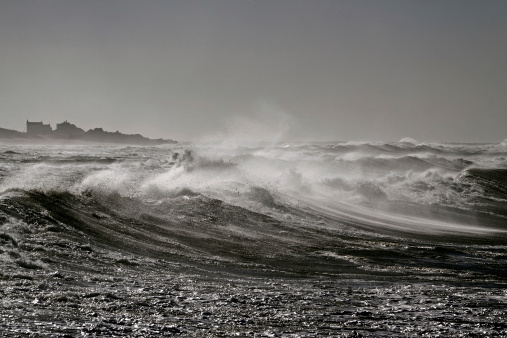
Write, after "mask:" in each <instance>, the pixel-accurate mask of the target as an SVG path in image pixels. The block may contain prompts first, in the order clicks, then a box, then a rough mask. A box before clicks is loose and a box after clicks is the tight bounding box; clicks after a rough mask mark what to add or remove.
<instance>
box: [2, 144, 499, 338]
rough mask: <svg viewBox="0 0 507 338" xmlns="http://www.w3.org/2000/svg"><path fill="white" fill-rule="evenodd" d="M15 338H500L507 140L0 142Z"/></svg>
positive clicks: (5, 257) (6, 302)
mask: <svg viewBox="0 0 507 338" xmlns="http://www.w3.org/2000/svg"><path fill="white" fill-rule="evenodd" d="M0 191H1V194H0V224H1V225H0V264H1V265H2V270H1V271H0V283H1V288H0V295H1V297H0V331H1V332H2V334H3V335H6V336H31V335H32V336H37V335H48V336H66V335H67V336H96V335H105V336H157V335H180V336H233V335H238V336H256V337H263V336H266V337H270V336H292V337H299V336H361V335H362V336H369V335H374V336H386V337H388V336H389V337H391V336H407V335H408V336H412V335H413V336H453V337H454V336H464V337H466V336H473V337H475V336H505V335H506V334H507V325H506V324H505V322H506V321H507V315H506V313H507V311H506V310H507V289H506V282H507V268H506V263H507V144H506V143H505V142H504V143H501V144H412V143H404V142H400V143H388V144H368V143H320V144H277V145H269V146H248V147H235V148H223V147H219V146H211V145H209V144H189V145H177V146H160V147H122V146H28V145H24V146H14V145H4V146H0Z"/></svg>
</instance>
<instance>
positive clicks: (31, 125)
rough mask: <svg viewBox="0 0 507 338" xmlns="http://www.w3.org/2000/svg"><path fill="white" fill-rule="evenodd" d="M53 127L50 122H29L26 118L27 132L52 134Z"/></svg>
mask: <svg viewBox="0 0 507 338" xmlns="http://www.w3.org/2000/svg"><path fill="white" fill-rule="evenodd" d="M52 131H53V129H52V128H51V125H50V124H43V123H42V121H40V122H29V121H28V120H26V132H27V133H28V134H51V132H52Z"/></svg>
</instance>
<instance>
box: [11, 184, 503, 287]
mask: <svg viewBox="0 0 507 338" xmlns="http://www.w3.org/2000/svg"><path fill="white" fill-rule="evenodd" d="M267 194H268V193H267V192H266V191H262V190H259V189H257V190H253V191H252V192H250V193H249V196H250V197H251V198H253V199H255V200H257V201H260V202H263V203H266V204H268V205H269V206H270V207H274V208H275V209H278V211H279V212H282V213H283V214H284V215H286V216H285V218H284V217H282V218H280V217H279V216H276V214H274V215H273V216H269V215H266V214H262V213H258V212H253V211H250V210H248V209H245V208H242V207H239V206H234V205H230V204H228V203H225V202H223V201H221V200H217V199H212V198H209V197H205V196H202V195H200V194H195V193H188V192H185V191H183V192H182V194H180V195H178V196H175V197H171V198H164V199H157V200H144V201H143V200H141V199H139V198H132V197H122V196H120V195H119V194H118V193H111V194H103V193H96V192H93V191H85V192H84V193H83V194H80V195H76V194H71V193H69V192H55V191H50V192H42V191H28V192H17V193H16V194H14V195H12V196H9V197H8V198H4V199H3V204H2V211H3V212H4V214H5V215H7V216H10V217H14V218H16V219H18V220H20V221H21V222H23V223H24V224H28V225H30V226H31V227H32V228H33V229H35V232H34V233H33V236H32V237H31V240H32V241H35V242H38V243H40V244H39V245H42V247H44V246H45V244H43V243H44V242H45V240H44V239H43V238H44V236H46V235H47V234H51V235H52V236H53V237H55V236H56V237H57V238H58V240H56V239H55V238H53V239H52V240H51V241H50V245H52V246H54V245H57V246H58V244H55V243H59V242H60V241H64V242H67V243H69V242H70V243H72V244H67V245H70V246H71V247H73V248H76V247H78V248H87V247H90V250H92V248H101V249H102V250H105V251H106V252H108V254H107V256H108V257H115V258H114V261H115V262H118V261H120V262H122V261H123V262H128V261H129V260H128V259H127V260H125V258H124V257H137V258H135V259H133V260H132V258H131V260H132V262H136V261H139V260H140V261H143V260H153V259H155V260H164V261H168V262H171V263H174V264H183V265H184V266H186V267H187V268H188V269H194V268H199V269H204V270H209V269H210V267H213V270H215V271H217V270H221V271H229V272H232V271H235V272H236V273H246V274H251V273H254V274H256V275H257V274H268V275H293V276H308V275H326V276H330V275H348V276H360V275H372V274H373V275H378V274H380V275H385V277H388V276H391V277H393V276H399V275H403V276H405V278H408V276H409V275H411V273H412V272H411V270H412V269H413V267H414V266H419V267H421V264H422V266H424V267H425V269H426V272H425V274H431V273H432V272H431V271H433V270H435V273H436V271H437V270H436V269H440V268H442V267H447V268H454V269H455V268H457V266H458V265H456V264H450V265H449V263H448V262H438V261H432V262H429V261H426V259H425V258H423V257H424V256H425V255H421V252H420V250H423V251H424V250H426V249H421V248H422V247H425V246H428V247H429V248H445V247H447V246H449V245H450V246H451V247H454V248H456V247H461V246H462V245H463V243H470V240H471V239H472V240H474V238H476V235H475V234H474V233H472V234H470V235H468V234H467V232H464V233H461V234H460V233H459V232H455V231H454V232H453V234H452V235H448V236H447V237H442V233H440V232H439V233H437V234H435V235H432V234H431V233H430V232H428V230H425V231H424V232H423V233H419V234H418V235H417V236H415V237H414V236H413V235H412V233H414V231H415V230H414V229H410V228H405V227H406V226H407V225H406V224H400V225H399V227H401V228H399V227H393V226H392V225H390V226H389V227H388V228H386V229H384V231H383V232H382V231H381V229H382V226H381V225H380V223H379V222H387V221H388V219H383V218H378V217H382V216H381V215H382V214H378V215H376V216H370V217H368V216H367V215H366V214H364V213H360V214H356V213H357V212H362V210H361V209H352V210H347V211H346V212H345V213H341V214H339V215H338V216H337V214H335V213H328V212H326V211H325V210H324V211H323V212H322V213H316V212H315V211H319V210H320V209H318V208H317V209H306V210H305V208H303V209H301V208H299V210H298V209H294V208H292V207H291V206H288V205H281V204H278V203H276V202H274V200H273V198H272V197H271V198H268V197H267ZM354 210H355V211H354ZM289 215H290V216H289ZM379 215H380V216H379ZM286 217H288V218H286ZM407 220H408V219H407ZM391 222H393V220H391ZM394 222H396V221H394ZM368 224H370V225H368ZM30 231H31V230H30ZM30 231H28V233H29V232H30ZM416 233H417V231H416ZM39 234H41V236H42V237H39ZM9 238H11V239H12V243H17V242H23V239H22V238H23V236H21V235H20V238H21V239H20V240H15V239H14V237H13V236H10V235H9V234H8V233H5V234H4V241H9ZM416 238H417V239H416ZM407 239H410V240H409V242H412V244H409V245H408V246H407V242H406V241H407ZM499 240H500V237H499V236H498V234H496V235H494V236H493V242H491V243H498V241H499ZM474 241H475V242H476V245H484V244H488V243H490V241H491V240H490V239H488V236H486V235H484V234H483V235H481V236H479V237H477V238H476V239H475V240H474ZM90 243H92V244H90ZM460 243H461V244H460ZM46 244H47V243H46ZM417 248H419V249H417ZM431 250H433V249H431ZM452 250H464V251H463V252H467V253H463V254H462V256H461V258H462V259H463V263H462V265H463V267H462V268H464V269H465V270H468V271H469V272H470V273H472V272H473V271H475V269H479V268H480V270H481V271H489V272H488V273H490V274H498V273H500V274H501V275H503V274H504V272H505V270H504V269H503V268H500V267H499V266H498V265H497V264H494V262H490V265H491V267H490V268H485V267H484V266H480V267H479V265H475V264H471V263H465V262H467V261H468V260H469V259H471V257H470V254H471V253H470V251H469V249H452ZM85 251H86V249H85ZM472 256H473V255H472ZM42 258H44V259H46V260H48V259H49V260H56V261H59V260H60V259H61V257H60V258H58V257H53V256H50V255H49V256H45V257H42ZM37 259H39V260H40V259H41V257H38V258H37ZM65 261H66V263H65V264H67V265H68V264H70V265H68V268H69V269H72V270H73V269H78V267H77V266H76V265H75V263H72V262H69V261H67V260H65ZM104 264H106V263H104ZM132 264H141V263H132ZM393 264H394V266H393ZM381 266H384V268H382V269H381V268H380V267H381ZM415 278H419V277H417V276H415Z"/></svg>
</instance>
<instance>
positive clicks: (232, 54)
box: [0, 0, 507, 142]
mask: <svg viewBox="0 0 507 338" xmlns="http://www.w3.org/2000/svg"><path fill="white" fill-rule="evenodd" d="M27 118H28V119H29V120H33V121H40V120H44V121H45V122H51V124H52V125H53V126H55V125H56V123H59V122H62V121H63V120H68V121H69V122H71V123H74V124H77V125H78V126H80V127H82V128H84V129H90V128H94V127H103V128H104V129H105V130H110V131H116V130H119V131H121V132H125V133H141V134H143V135H145V136H149V137H163V138H173V139H177V140H198V139H203V138H204V139H207V138H213V137H216V135H221V136H222V137H228V135H233V136H234V137H239V138H241V137H246V138H256V137H257V138H267V139H269V138H272V139H282V140H369V141H375V140H379V141H396V140H399V139H401V138H402V137H412V138H414V139H416V140H420V141H431V140H434V141H468V142H500V141H502V140H504V139H507V1H504V0H500V1H466V0H459V1H450V0H446V1H440V0H438V1H431V0H425V1H406V0H400V1H387V0H373V1H361V0H354V1H338V0H336V1H324V0H317V1H314V0H312V1H311V0H306V1H297V0H287V1H282V0H269V1H256V0H250V1H249V0H232V1H220V0H206V1H191V0H190V1H189V0H184V1H169V0H168V1H162V0H161V1H147V0H143V1H140V0H139V1H128V0H118V1H114V0H108V1H104V0H97V1H90V0H86V1H72V0H58V1H57V0H54V1H52V0H38V1H24V0H10V1H8V0H0V127H6V128H14V129H17V130H23V128H24V123H25V121H26V119H27Z"/></svg>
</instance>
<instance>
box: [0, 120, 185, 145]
mask: <svg viewBox="0 0 507 338" xmlns="http://www.w3.org/2000/svg"><path fill="white" fill-rule="evenodd" d="M0 139H9V140H16V139H19V140H24V141H26V140H30V141H34V142H37V141H41V142H42V141H48V140H57V141H60V143H65V141H66V140H68V141H69V142H70V141H71V142H72V143H75V142H79V141H84V142H100V143H117V144H131V145H159V144H173V143H177V142H176V141H174V140H171V139H169V140H166V139H161V138H159V139H150V138H147V137H144V136H142V135H140V134H123V133H120V132H119V131H116V132H109V131H104V130H103V129H102V128H94V129H90V130H88V131H84V130H83V129H82V128H79V127H77V126H76V125H74V124H72V123H70V122H68V121H64V122H62V123H58V124H57V125H56V129H54V130H53V128H52V127H51V125H50V124H44V123H43V122H42V121H41V122H30V121H28V120H27V121H26V132H20V131H17V130H13V129H5V128H0Z"/></svg>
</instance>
